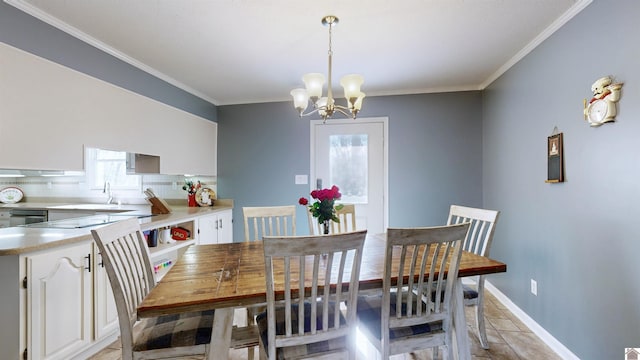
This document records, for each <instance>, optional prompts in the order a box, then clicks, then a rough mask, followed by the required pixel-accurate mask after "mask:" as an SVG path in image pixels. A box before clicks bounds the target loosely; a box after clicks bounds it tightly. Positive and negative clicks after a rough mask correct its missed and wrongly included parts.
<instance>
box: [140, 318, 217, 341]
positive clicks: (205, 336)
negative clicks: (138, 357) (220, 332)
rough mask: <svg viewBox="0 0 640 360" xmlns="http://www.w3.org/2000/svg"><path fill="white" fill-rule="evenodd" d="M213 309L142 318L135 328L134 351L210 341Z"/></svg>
mask: <svg viewBox="0 0 640 360" xmlns="http://www.w3.org/2000/svg"><path fill="white" fill-rule="evenodd" d="M213 314H214V311H213V310H209V311H202V312H192V313H184V314H176V315H164V316H159V317H156V318H149V319H144V320H142V323H143V324H142V325H143V326H142V328H141V329H139V332H138V329H136V332H135V333H136V336H135V339H134V345H133V350H134V351H148V350H157V349H167V348H179V347H187V346H194V345H206V344H209V343H211V328H212V326H213Z"/></svg>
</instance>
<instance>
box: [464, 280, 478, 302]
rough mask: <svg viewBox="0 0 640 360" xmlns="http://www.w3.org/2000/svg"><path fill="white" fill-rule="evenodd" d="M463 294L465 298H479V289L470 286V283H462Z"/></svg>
mask: <svg viewBox="0 0 640 360" xmlns="http://www.w3.org/2000/svg"><path fill="white" fill-rule="evenodd" d="M462 294H464V298H465V299H467V300H469V299H477V298H478V291H476V289H474V288H472V287H470V286H468V285H464V284H463V285H462Z"/></svg>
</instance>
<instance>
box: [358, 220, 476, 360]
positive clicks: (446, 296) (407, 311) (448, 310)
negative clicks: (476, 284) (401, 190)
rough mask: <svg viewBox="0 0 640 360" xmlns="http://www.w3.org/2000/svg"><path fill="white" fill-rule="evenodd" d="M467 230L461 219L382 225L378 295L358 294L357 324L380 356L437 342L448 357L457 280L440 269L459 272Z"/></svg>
mask: <svg viewBox="0 0 640 360" xmlns="http://www.w3.org/2000/svg"><path fill="white" fill-rule="evenodd" d="M468 229H469V224H468V223H465V224H458V225H449V226H439V227H431V228H390V229H388V230H387V245H386V255H385V256H386V257H385V265H384V267H385V268H384V277H383V287H382V296H380V295H379V294H378V295H362V296H359V297H358V329H359V330H360V332H361V333H362V334H363V335H364V336H365V338H366V339H367V340H368V341H369V342H370V343H371V344H372V345H373V346H374V347H375V348H376V349H377V350H378V352H379V353H380V355H381V356H382V359H389V356H391V355H396V354H401V353H407V352H411V351H414V350H419V349H426V348H433V347H437V346H443V347H444V348H445V350H446V351H445V352H444V354H445V356H446V358H450V359H453V332H454V327H453V313H454V311H455V309H454V308H453V305H454V302H455V286H456V283H457V282H456V281H446V278H445V273H446V277H447V278H449V279H456V278H457V277H458V269H459V266H460V256H461V254H462V251H461V250H462V242H463V241H464V238H465V236H466V234H467V231H468ZM394 258H395V259H398V260H395V261H394V260H393V259H394ZM393 279H405V281H404V282H406V284H403V281H399V280H398V281H395V282H394V280H393ZM414 289H415V290H416V291H413V290H414ZM427 289H434V291H427ZM423 293H425V294H430V295H431V296H423V295H422V294H423ZM435 294H441V296H436V295H435Z"/></svg>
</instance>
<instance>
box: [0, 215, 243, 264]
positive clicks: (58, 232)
mask: <svg viewBox="0 0 640 360" xmlns="http://www.w3.org/2000/svg"><path fill="white" fill-rule="evenodd" d="M24 204H25V205H26V204H28V203H24ZM7 205H9V204H7ZM11 205H16V204H11ZM42 205H43V204H40V205H38V204H29V208H33V209H36V208H39V209H51V207H50V206H44V207H43V206H42ZM49 205H51V204H49ZM32 206H34V207H32ZM38 206H40V207H38ZM145 206H146V208H147V213H150V211H149V206H148V205H145ZM123 207H124V206H123ZM127 207H128V206H127ZM232 208H233V206H232V205H224V204H220V205H215V206H211V207H185V206H182V207H178V206H172V207H171V213H170V214H160V215H154V216H152V217H145V218H141V219H139V220H140V227H141V228H142V230H148V229H155V228H161V227H166V226H170V225H174V224H176V223H179V222H183V221H189V220H193V219H195V218H197V217H199V216H202V215H206V214H207V213H209V212H216V211H221V210H227V209H232ZM83 210H86V208H85V209H83ZM128 210H130V211H135V210H138V209H134V208H129V209H128ZM98 226H103V225H98ZM95 227H97V226H94V227H85V228H80V229H56V228H29V227H9V228H2V229H0V256H5V255H17V254H22V253H27V252H32V251H38V250H42V249H48V248H53V247H56V246H60V245H64V244H70V243H74V242H79V241H84V240H88V239H91V229H92V228H95Z"/></svg>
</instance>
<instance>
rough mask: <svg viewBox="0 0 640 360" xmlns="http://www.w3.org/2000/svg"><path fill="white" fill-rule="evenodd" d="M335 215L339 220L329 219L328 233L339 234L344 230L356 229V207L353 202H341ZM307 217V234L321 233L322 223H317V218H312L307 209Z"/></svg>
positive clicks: (351, 230)
mask: <svg viewBox="0 0 640 360" xmlns="http://www.w3.org/2000/svg"><path fill="white" fill-rule="evenodd" d="M336 216H337V217H338V220H339V221H340V222H337V223H336V222H335V221H330V223H331V227H330V229H331V230H330V231H331V232H330V233H331V234H341V233H345V232H353V231H356V230H357V229H356V208H355V205H354V204H342V208H341V209H340V210H336ZM307 219H308V220H309V234H311V235H322V234H323V229H322V225H321V224H320V223H318V219H317V218H314V217H313V215H312V213H311V211H307Z"/></svg>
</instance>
